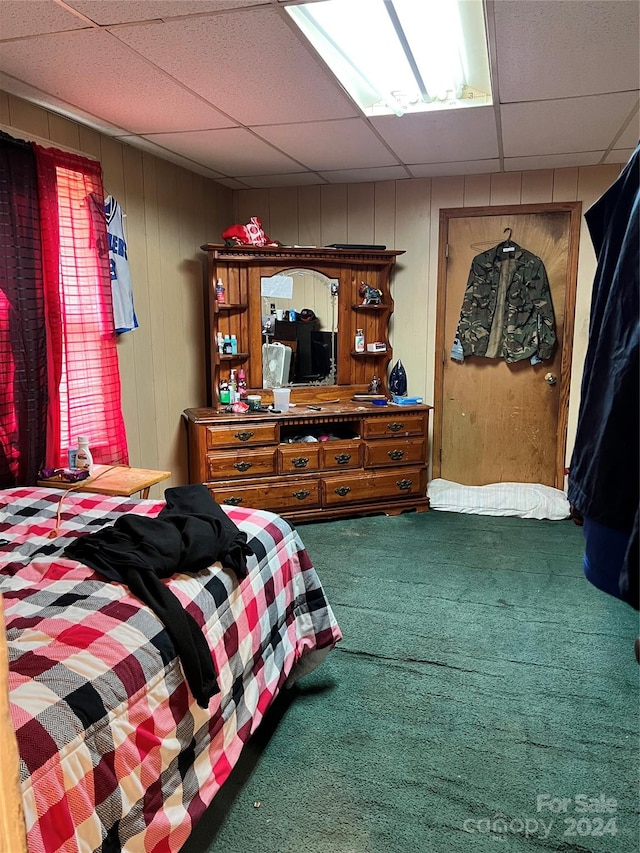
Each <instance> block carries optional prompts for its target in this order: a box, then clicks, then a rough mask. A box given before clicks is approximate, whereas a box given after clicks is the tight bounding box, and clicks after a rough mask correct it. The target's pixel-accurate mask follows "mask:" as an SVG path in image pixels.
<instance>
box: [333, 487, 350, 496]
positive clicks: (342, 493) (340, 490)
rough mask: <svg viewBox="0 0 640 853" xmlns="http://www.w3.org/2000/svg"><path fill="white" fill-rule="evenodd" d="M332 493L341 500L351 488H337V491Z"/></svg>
mask: <svg viewBox="0 0 640 853" xmlns="http://www.w3.org/2000/svg"><path fill="white" fill-rule="evenodd" d="M333 491H334V492H335V493H336V495H340V497H341V498H344V497H345V495H348V494H349V492H350V491H351V487H350V486H339V487H338V488H337V489H334V490H333Z"/></svg>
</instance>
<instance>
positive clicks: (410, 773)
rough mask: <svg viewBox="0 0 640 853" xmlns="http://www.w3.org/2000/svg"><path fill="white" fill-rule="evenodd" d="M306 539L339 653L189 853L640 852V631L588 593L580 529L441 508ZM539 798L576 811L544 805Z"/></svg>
mask: <svg viewBox="0 0 640 853" xmlns="http://www.w3.org/2000/svg"><path fill="white" fill-rule="evenodd" d="M298 529H299V532H300V535H301V537H302V540H303V542H304V543H305V545H306V547H307V550H308V551H309V554H310V555H311V558H312V560H313V563H314V565H315V566H316V569H317V571H318V574H319V576H320V578H321V580H322V582H323V585H324V587H325V590H326V592H327V596H328V598H329V601H330V602H331V604H332V606H333V609H334V611H335V613H336V616H337V618H338V621H339V623H340V626H341V628H342V631H343V633H344V640H343V641H342V643H340V644H339V646H338V647H337V648H336V649H335V650H334V651H333V652H332V653H331V654H330V655H329V657H328V658H327V660H325V662H324V663H323V664H322V666H321V667H320V668H319V669H318V670H316V671H315V672H314V673H312V674H311V675H309V676H307V678H306V679H304V680H303V681H301V682H299V684H298V686H297V687H296V688H294V690H292V691H287V694H286V695H285V696H284V697H283V700H282V701H280V702H279V703H278V704H277V705H276V706H275V707H274V709H273V710H272V712H271V713H270V714H269V716H268V717H267V719H266V720H265V722H264V724H263V726H262V727H261V729H260V730H259V731H258V732H257V734H256V736H255V737H254V739H253V741H252V742H251V744H250V745H249V748H248V749H247V752H246V755H245V757H244V759H243V760H242V761H241V763H240V764H239V766H238V767H237V768H236V770H235V771H234V773H233V775H232V777H231V778H230V780H229V781H228V783H227V786H226V787H225V788H223V790H222V791H221V792H220V794H219V795H218V796H217V797H216V799H215V800H214V802H213V804H212V805H211V807H210V808H209V810H208V812H207V813H206V815H205V816H204V817H203V819H202V820H201V822H200V824H199V825H198V826H197V827H196V829H195V830H194V833H193V835H192V837H191V838H190V839H189V842H188V843H187V845H186V847H185V848H184V851H185V853H204V851H211V853H408V851H411V853H432V851H433V853H449V851H452V853H456V851H463V850H464V851H474V852H475V851H478V853H484V851H493V853H496V851H504V853H506V851H509V853H510V851H527V853H537V851H543V850H544V851H602V853H612V852H613V851H620V853H627V851H628V853H632V851H633V853H635V851H637V849H638V811H637V797H638V759H639V757H640V752H639V748H638V747H639V740H638V719H639V714H638V707H637V704H638V702H637V700H638V673H639V671H640V667H638V665H637V663H636V661H635V657H634V654H633V641H634V638H635V636H636V633H637V632H638V619H637V614H636V613H635V612H634V611H633V610H631V608H629V607H627V606H626V605H624V604H622V603H620V602H617V601H615V600H614V599H612V598H610V597H609V596H607V595H605V594H603V593H600V592H599V591H598V590H596V589H594V588H593V587H592V586H591V585H590V584H589V583H587V581H586V580H584V578H583V576H582V571H581V560H582V541H583V540H582V532H581V530H580V529H579V528H577V527H575V525H573V524H572V523H571V522H569V521H566V522H544V521H530V520H523V519H516V518H493V517H487V516H472V515H458V514H452V513H442V512H431V513H427V514H406V515H402V516H398V517H393V518H386V517H383V516H377V517H372V518H364V519H353V520H347V521H339V522H332V523H323V524H305V525H300V526H299V528H298ZM544 795H548V796H549V797H550V798H561V799H564V800H565V801H566V802H564V803H563V804H562V805H560V803H559V802H558V801H556V802H550V801H549V800H545V804H546V806H545V807H543V809H542V810H541V811H538V809H537V805H538V799H537V798H538V797H539V796H544ZM583 795H584V797H586V798H588V799H589V800H591V798H594V799H595V798H598V797H601V795H604V798H605V799H607V800H608V801H609V802H608V803H607V811H603V806H602V805H601V804H600V803H601V801H602V798H601V800H600V801H596V803H595V804H594V809H596V810H594V811H592V812H590V813H589V812H583V811H582V810H581V807H582V806H581V804H582V802H583V801H582V800H581V796H583ZM576 798H577V799H576ZM614 800H615V804H614V803H613V802H612V801H614ZM256 802H259V803H260V806H259V808H256V807H255V806H254V803H256ZM548 805H550V806H551V807H552V808H555V809H557V808H558V807H560V808H562V807H563V806H564V807H566V811H565V812H558V811H555V812H554V811H550V810H549V808H548V807H547V806H548ZM612 819H613V820H612ZM541 821H543V822H544V825H543V824H542V822H541ZM550 821H552V824H551V825H550Z"/></svg>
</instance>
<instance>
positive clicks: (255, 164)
mask: <svg viewBox="0 0 640 853" xmlns="http://www.w3.org/2000/svg"><path fill="white" fill-rule="evenodd" d="M145 138H146V139H150V140H151V141H152V142H155V143H157V144H158V145H164V146H167V147H169V148H170V149H171V150H173V151H176V152H177V153H178V154H181V155H182V156H183V157H187V158H188V159H189V160H195V161H196V162H198V163H201V164H202V165H203V166H207V167H208V168H210V169H214V170H215V171H217V172H222V173H223V174H225V175H227V176H228V177H232V178H236V177H238V176H239V175H252V174H255V175H267V174H271V173H274V174H275V173H277V172H305V171H307V170H306V169H305V168H304V167H303V166H300V165H299V164H298V163H295V162H294V161H293V160H291V159H290V158H289V157H286V156H285V155H284V154H281V153H280V152H279V151H276V150H275V149H274V148H271V146H269V145H267V143H266V142H263V141H262V140H261V139H257V138H256V137H255V136H254V135H253V134H252V133H251V132H250V131H248V130H245V129H244V128H242V127H233V128H225V129H223V130H202V131H195V132H193V133H162V134H147V135H146V136H145Z"/></svg>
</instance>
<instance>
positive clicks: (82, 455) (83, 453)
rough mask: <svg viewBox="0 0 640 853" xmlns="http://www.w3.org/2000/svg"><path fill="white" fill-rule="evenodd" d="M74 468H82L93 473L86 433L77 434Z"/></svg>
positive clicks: (91, 457)
mask: <svg viewBox="0 0 640 853" xmlns="http://www.w3.org/2000/svg"><path fill="white" fill-rule="evenodd" d="M76 468H82V469H83V470H86V471H88V472H89V473H90V474H93V456H92V455H91V451H90V450H89V439H88V438H87V436H86V435H79V436H78V452H77V453H76Z"/></svg>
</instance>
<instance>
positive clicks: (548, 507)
mask: <svg viewBox="0 0 640 853" xmlns="http://www.w3.org/2000/svg"><path fill="white" fill-rule="evenodd" d="M427 494H428V495H429V499H430V503H431V509H436V510H443V511H446V512H462V513H469V514H473V515H517V516H519V517H520V518H539V519H542V518H546V519H550V520H551V521H560V520H561V519H563V518H569V517H570V515H571V513H570V509H569V501H568V500H567V496H566V495H565V493H564V492H561V491H560V489H554V488H553V487H552V486H543V485H542V484H541V483H490V484H489V485H486V486H464V485H462V484H461V483H453V482H451V480H442V479H436V480H431V482H430V483H429V486H428V489H427Z"/></svg>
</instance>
